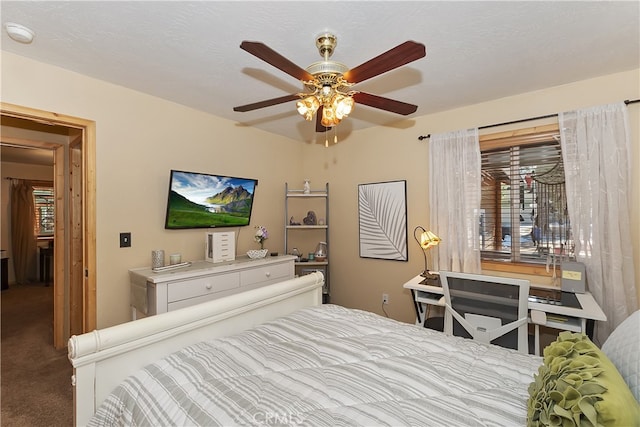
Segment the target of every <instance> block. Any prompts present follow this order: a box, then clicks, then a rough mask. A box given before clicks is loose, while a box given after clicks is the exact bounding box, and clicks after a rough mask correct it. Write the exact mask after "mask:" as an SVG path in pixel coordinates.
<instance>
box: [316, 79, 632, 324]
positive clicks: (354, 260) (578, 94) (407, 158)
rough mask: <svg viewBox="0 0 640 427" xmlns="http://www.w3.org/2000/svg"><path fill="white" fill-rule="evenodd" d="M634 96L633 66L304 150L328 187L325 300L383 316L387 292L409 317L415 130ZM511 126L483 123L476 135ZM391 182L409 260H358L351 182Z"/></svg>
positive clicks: (421, 150) (420, 202)
mask: <svg viewBox="0 0 640 427" xmlns="http://www.w3.org/2000/svg"><path fill="white" fill-rule="evenodd" d="M452 96H455V94H452ZM637 98H640V70H634V71H631V72H625V73H619V74H614V75H609V76H604V77H601V78H597V79H592V80H587V81H582V82H578V83H574V84H569V85H565V86H559V87H554V88H548V89H544V90H540V91H536V92H530V93H526V94H522V95H518V96H513V97H509V98H503V99H498V100H495V101H491V102H486V103H482V104H478V105H471V106H467V107H463V108H459V109H456V110H451V111H445V112H442V113H439V114H431V115H426V116H421V117H417V118H415V119H414V120H410V121H409V122H408V123H407V122H404V123H402V126H398V128H393V127H376V128H373V129H370V130H365V131H360V132H358V133H357V134H354V135H352V136H351V137H349V138H348V139H347V140H345V141H342V142H340V143H339V144H338V145H337V146H334V147H331V149H328V150H327V149H324V147H310V148H308V149H307V150H306V151H305V161H304V165H305V169H306V170H307V171H309V172H308V175H309V176H311V177H312V178H314V179H316V180H321V181H322V180H327V181H328V182H329V183H330V186H331V212H330V216H331V229H330V240H331V245H330V246H331V247H330V248H329V252H330V257H331V285H332V289H333V291H332V301H333V302H335V303H337V304H341V305H345V306H349V307H357V308H362V309H365V310H370V311H374V312H377V313H380V314H382V309H381V304H380V303H381V297H382V293H389V296H390V304H389V305H388V306H387V307H386V311H387V313H389V316H390V317H393V318H396V319H398V320H403V321H408V322H411V321H412V320H413V319H414V316H415V313H414V309H413V306H412V305H411V298H410V293H409V292H408V291H406V290H404V289H403V288H402V283H403V282H405V281H406V280H408V279H410V278H411V277H413V276H415V275H416V274H418V272H420V271H421V270H422V265H423V258H422V254H421V252H420V249H419V247H418V245H417V244H416V243H415V241H414V240H413V235H412V232H413V229H414V228H415V227H416V226H417V225H422V226H424V227H428V225H429V218H428V186H427V180H428V170H427V167H426V165H427V160H428V142H427V140H425V141H422V142H420V141H418V139H417V138H418V136H419V135H426V134H430V133H438V132H446V131H451V130H458V129H465V128H471V127H475V126H483V125H489V124H493V123H502V122H506V121H511V120H518V119H523V118H528V117H535V116H541V115H548V114H552V113H557V112H560V111H568V110H571V109H577V108H585V107H589V106H594V105H600V104H606V103H611V102H619V101H622V100H625V99H637ZM419 111H420V110H418V112H419ZM628 111H629V117H630V122H631V127H632V129H631V131H632V146H633V159H632V160H631V163H632V169H633V177H632V178H633V179H632V182H634V183H637V182H640V172H639V169H640V168H639V167H640V142H639V141H640V137H639V135H640V131H639V126H640V104H632V105H629V107H628ZM556 120H557V119H556ZM548 122H549V120H546V121H538V122H527V123H524V124H520V125H518V126H520V127H530V126H533V125H535V124H542V123H548ZM407 124H409V125H410V126H407ZM515 127H516V126H511V127H497V128H492V129H487V130H483V131H481V134H485V133H493V132H499V131H502V130H507V129H511V128H515ZM390 180H406V181H407V209H408V218H407V220H408V230H409V261H408V262H397V261H383V260H372V259H364V258H360V257H359V254H358V205H357V186H358V184H362V183H368V182H380V181H390ZM630 197H631V223H632V230H631V232H632V236H633V238H632V240H633V242H634V259H635V266H636V272H635V273H636V275H635V277H636V283H640V244H639V242H640V186H638V185H632V194H631V195H630ZM435 231H436V233H437V230H435ZM530 279H531V280H532V281H533V282H534V283H543V284H544V283H548V282H549V279H548V278H547V277H530Z"/></svg>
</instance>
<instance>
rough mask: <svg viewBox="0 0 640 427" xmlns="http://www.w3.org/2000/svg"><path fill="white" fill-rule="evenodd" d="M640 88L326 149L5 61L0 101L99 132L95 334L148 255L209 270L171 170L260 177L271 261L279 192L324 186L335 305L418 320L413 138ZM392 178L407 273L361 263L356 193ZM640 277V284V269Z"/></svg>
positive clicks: (376, 135)
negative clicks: (402, 195) (182, 226)
mask: <svg viewBox="0 0 640 427" xmlns="http://www.w3.org/2000/svg"><path fill="white" fill-rule="evenodd" d="M639 76H640V70H635V71H633V72H627V73H620V74H615V75H610V76H605V77H602V78H599V79H593V80H589V81H583V82H578V83H575V84H571V85H566V86H561V87H556V88H549V89H544V90H541V91H537V92H531V93H527V94H523V95H519V96H515V97H510V98H503V99H499V100H495V101H492V102H487V103H483V104H479V105H473V106H468V107H464V108H460V109H457V110H452V111H446V112H443V113H439V114H431V115H426V116H420V117H415V118H412V119H408V120H405V121H403V122H402V123H401V124H400V125H399V126H398V127H397V128H396V127H392V126H387V127H376V128H373V129H369V130H363V131H358V132H354V133H353V134H351V135H349V136H348V138H346V139H345V140H343V141H341V142H340V143H339V144H338V145H336V146H332V147H331V148H329V149H326V148H324V147H323V146H321V145H317V146H316V145H308V144H304V143H302V142H299V141H293V140H287V139H285V138H282V137H277V136H274V135H270V134H267V133H264V132H261V131H258V130H254V129H251V128H246V127H239V126H236V124H235V122H232V121H228V120H224V119H221V118H219V117H215V116H211V115H208V114H204V113H202V112H199V111H196V110H193V109H189V108H186V107H183V106H180V105H177V104H174V103H170V102H167V101H164V100H160V99H158V98H153V97H150V96H147V95H144V94H141V93H138V92H134V91H131V90H128V89H125V88H122V87H119V86H115V85H111V84H108V83H105V82H101V81H97V80H95V79H90V78H87V77H85V76H82V75H78V74H75V73H71V72H68V71H65V70H62V69H60V68H56V67H51V66H48V65H44V64H42V63H38V62H34V61H31V60H28V59H25V58H23V57H20V56H16V55H13V54H8V53H5V52H3V53H2V79H3V81H2V83H3V84H2V100H3V101H4V102H9V103H13V104H18V105H22V106H25V107H31V108H37V109H43V110H50V111H55V112H58V113H63V114H67V115H71V116H76V117H81V118H85V119H89V120H94V121H95V122H96V140H97V223H98V226H97V258H98V259H97V261H98V263H97V264H98V265H97V267H98V271H97V279H98V280H97V285H98V295H97V298H98V326H99V327H105V326H109V325H113V324H116V323H121V322H124V321H126V320H128V318H129V317H128V316H129V313H128V303H129V289H128V278H127V270H128V269H129V268H134V267H140V266H145V265H148V264H149V262H150V260H149V257H150V251H151V250H152V249H156V248H162V249H165V251H166V252H181V253H182V255H183V259H201V258H202V252H203V234H204V233H203V232H202V231H166V230H164V228H163V220H164V209H165V203H166V192H167V186H168V177H169V170H170V169H172V168H173V169H183V170H193V171H203V172H214V173H223V174H231V175H235V176H244V177H252V178H258V179H259V180H260V185H259V186H258V190H257V193H256V205H255V207H254V217H253V221H252V225H257V224H261V225H265V226H266V227H268V229H269V231H270V232H271V237H270V240H269V241H268V245H267V246H268V247H269V248H270V249H272V250H273V249H276V248H277V250H282V248H283V247H284V242H283V237H284V231H283V215H284V196H283V190H284V183H285V182H287V181H288V182H290V183H300V184H301V183H302V179H304V178H310V179H311V182H312V186H315V184H318V185H322V184H323V183H324V182H329V183H330V247H329V253H330V259H331V285H332V297H333V298H332V301H333V302H335V303H338V304H343V305H345V306H350V307H357V308H362V309H366V310H371V311H374V312H378V313H382V310H381V305H380V301H381V294H382V293H383V292H385V293H388V294H389V295H390V304H389V305H388V306H387V312H388V313H389V315H390V316H391V317H393V318H396V319H399V320H403V321H409V322H411V321H413V318H414V311H413V306H412V303H411V300H410V296H409V293H408V292H407V291H405V290H403V289H402V283H403V282H405V281H406V280H408V279H409V278H411V277H413V276H415V275H416V274H417V273H418V272H419V271H420V270H421V269H422V262H423V261H422V254H421V253H420V251H419V248H418V246H417V244H415V242H414V241H413V236H412V234H411V233H412V231H413V229H414V227H415V226H416V225H423V226H428V215H427V210H428V204H427V200H428V194H427V179H428V171H427V169H426V164H427V156H428V143H427V142H426V141H423V142H420V141H418V139H417V137H418V136H419V135H423V134H427V133H436V132H444V131H449V130H456V129H461V128H468V127H474V126H482V125H487V124H491V123H498V122H504V121H509V120H515V119H521V118H526V117H531V116H537V115H544V114H549V113H555V112H558V111H565V110H569V109H575V108H581V107H587V106H591V105H598V104H603V103H609V102H616V101H621V100H624V99H635V98H640V88H639V83H638V82H639V81H640V79H639ZM7 82H10V83H9V84H7ZM452 96H455V94H452ZM361 108H367V107H361ZM639 111H640V105H638V104H635V105H632V106H629V112H630V117H631V118H632V119H631V122H632V125H633V142H632V143H633V149H634V157H633V160H632V164H633V167H634V172H633V173H634V175H633V179H634V182H639V178H640V176H639V172H638V169H639V168H638V166H640V147H639V145H640V144H639V142H638V141H639V136H638V135H639V134H640V132H639V130H638V127H639V126H640V125H639V119H638V116H639V114H638V112H639ZM527 125H530V123H529V124H525V125H524V126H527ZM499 130H501V129H500V128H494V129H492V130H491V131H492V132H493V131H499ZM390 180H406V181H407V195H408V198H407V209H408V228H409V242H408V243H409V262H395V261H383V260H373V259H363V258H360V257H359V254H358V213H357V186H358V184H361V183H369V182H381V181H390ZM639 188H640V186H634V188H633V194H632V195H631V198H632V203H633V205H632V217H631V221H632V226H633V228H632V234H633V239H634V242H636V243H635V244H636V246H635V255H634V256H635V260H636V266H638V265H640V263H639V262H638V260H640V248H639V247H638V244H637V242H638V241H640V223H639V222H640V219H639V218H640V195H639V191H640V190H639ZM123 231H130V232H131V233H132V243H133V245H132V247H131V248H126V249H120V248H119V247H118V235H119V233H120V232H123ZM252 235H253V229H251V228H242V229H241V230H240V232H239V237H238V253H244V252H245V251H246V250H247V249H250V248H252V247H255V245H254V243H253V241H252ZM636 268H637V270H640V268H638V267H636ZM636 278H637V281H638V283H640V271H636Z"/></svg>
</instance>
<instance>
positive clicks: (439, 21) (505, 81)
mask: <svg viewBox="0 0 640 427" xmlns="http://www.w3.org/2000/svg"><path fill="white" fill-rule="evenodd" d="M0 12H1V15H0V16H1V17H2V24H3V25H4V24H5V23H6V22H16V23H19V24H22V25H25V26H27V27H29V28H31V29H32V30H33V31H34V32H35V34H36V37H35V40H34V42H33V43H32V44H30V45H23V44H19V43H17V42H14V41H12V40H10V39H9V38H8V36H7V35H6V33H5V32H4V31H3V33H2V50H5V51H9V52H13V53H15V54H18V55H22V56H25V57H29V58H33V59H35V60H38V61H41V62H45V63H49V64H53V65H56V66H59V67H62V68H66V69H69V70H73V71H75V72H78V73H82V74H85V75H88V76H92V77H95V78H98V79H102V80H106V81H109V82H112V83H116V84H118V85H122V86H125V87H129V88H132V89H135V90H138V91H141V92H145V93H148V94H151V95H155V96H158V97H160V98H164V99H167V100H171V101H174V102H176V103H180V104H184V105H187V106H190V107H193V108H195V109H198V110H202V111H206V112H209V113H212V114H215V115H217V116H221V117H224V118H227V119H229V120H232V121H234V122H236V123H237V124H238V125H239V126H253V127H256V128H260V129H263V130H265V131H268V132H272V133H275V134H278V135H283V136H286V137H289V138H292V139H295V140H300V141H306V142H314V141H316V138H317V136H316V135H317V134H316V133H315V132H314V123H313V122H305V121H304V120H303V119H302V118H301V117H300V116H299V115H298V114H297V113H296V111H295V103H293V102H289V103H285V104H281V105H278V106H273V107H268V108H264V109H260V110H256V111H252V112H247V113H239V112H234V111H233V110H232V108H233V107H234V106H238V105H243V104H248V103H252V102H256V101H262V100H264V99H270V98H275V97H279V96H282V95H286V94H291V93H297V92H300V91H301V89H302V85H301V84H300V83H299V82H297V81H296V80H295V79H294V78H292V77H291V76H289V75H287V74H285V73H283V72H281V71H280V70H278V69H276V68H274V67H272V66H270V65H269V64H267V63H265V62H263V61H261V60H259V59H258V58H256V57H254V56H252V55H250V54H249V53H247V52H245V51H243V50H241V49H240V48H239V45H240V43H241V42H242V41H243V40H250V41H261V42H263V43H265V44H266V45H268V46H269V47H271V48H272V49H274V50H275V51H277V52H278V53H280V54H281V55H283V56H285V57H286V58H288V59H289V60H291V61H292V62H294V63H295V64H297V65H299V66H301V67H302V68H306V67H307V66H308V65H309V64H311V63H313V62H316V61H319V60H320V59H321V58H320V56H319V54H318V51H317V49H316V47H315V36H316V35H318V34H319V33H322V32H324V31H327V30H329V31H332V32H333V33H334V34H336V35H337V36H338V47H337V48H336V52H335V53H334V55H333V57H332V59H333V60H336V61H338V62H342V63H344V64H345V65H347V66H348V67H350V68H353V67H355V66H357V65H359V64H361V63H363V62H365V61H367V60H369V59H371V58H373V57H374V56H377V55H379V54H380V53H382V52H384V51H387V50H388V49H391V48H392V47H394V46H396V45H398V44H400V43H402V42H404V41H406V40H415V41H418V42H421V43H424V44H425V45H426V47H427V56H426V58H423V59H420V60H418V61H415V62H413V63H411V64H408V65H406V66H404V67H401V68H399V69H397V70H394V71H390V72H388V73H386V74H383V75H380V76H378V77H375V78H372V79H370V80H367V81H366V82H363V83H361V84H358V85H356V86H354V89H356V90H362V91H365V92H369V93H372V94H376V95H381V96H384V97H387V98H392V99H397V100H400V101H404V102H409V103H412V104H417V105H418V111H417V112H416V113H414V114H413V115H411V116H407V117H404V116H398V115H395V114H393V113H388V112H385V111H382V110H377V109H373V108H370V107H367V106H356V108H355V110H354V111H353V113H352V114H351V116H350V117H349V118H348V119H346V120H345V121H343V122H342V123H341V124H340V125H339V126H338V127H337V130H338V137H339V138H340V139H341V140H344V139H346V138H348V136H349V134H350V133H351V132H352V131H353V130H357V129H362V128H366V127H372V126H395V127H401V128H408V127H411V125H412V124H413V121H412V117H417V116H420V115H424V114H428V113H433V112H437V111H443V110H447V109H451V108H455V107H459V106H463V105H468V104H472V103H477V102H482V101H487V100H491V99H496V98H501V97H505V96H510V95H514V94H518V93H522V92H528V91H532V90H537V89H541V88H545V87H550V86H555V85H561V84H566V83H570V82H573V81H578V80H583V79H586V78H591V77H596V76H600V75H605V74H610V73H613V72H619V71H625V70H630V69H635V68H638V67H640V2H637V1H624V2H612V1H607V2H599V1H589V2H576V1H554V2H544V1H532V2H522V1H512V2H508V1H507V2H504V1H503V2H487V1H475V2H462V1H457V2H454V1H435V2H429V1H414V2H403V1H385V2H373V1H366V2H365V1H358V2H344V1H340V2H334V1H304V2H294V1H282V2H273V1H260V2H248V1H234V2H222V1H202V2H187V1H170V2H153V1H118V2H111V1H105V2H100V1H88V2H75V1H71V2H60V1H55V2H53V1H29V2H26V1H17V2H13V1H6V0H3V1H2V2H0ZM320 138H322V140H324V137H322V136H321V137H319V138H318V139H320Z"/></svg>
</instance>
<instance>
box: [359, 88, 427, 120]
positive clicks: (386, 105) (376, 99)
mask: <svg viewBox="0 0 640 427" xmlns="http://www.w3.org/2000/svg"><path fill="white" fill-rule="evenodd" d="M353 100H354V101H356V104H363V105H368V106H369V107H373V108H379V109H381V110H386V111H391V112H392V113H396V114H402V115H403V116H406V115H408V114H411V113H415V112H416V110H418V106H417V105H413V104H407V103H406V102H401V101H396V100H394V99H389V98H384V97H382V96H378V95H371V94H370V93H364V92H358V93H356V94H355V95H353Z"/></svg>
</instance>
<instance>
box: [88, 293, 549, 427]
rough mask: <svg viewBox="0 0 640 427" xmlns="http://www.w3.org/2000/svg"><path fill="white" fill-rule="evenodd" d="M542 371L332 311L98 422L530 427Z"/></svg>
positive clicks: (146, 388)
mask: <svg viewBox="0 0 640 427" xmlns="http://www.w3.org/2000/svg"><path fill="white" fill-rule="evenodd" d="M540 363H541V359H540V358H539V357H535V356H528V355H523V354H520V353H517V352H515V351H512V350H506V349H502V348H499V347H495V346H485V345H482V344H479V343H477V342H474V341H472V340H466V339H462V338H457V337H447V336H445V335H444V334H442V333H441V332H436V331H432V330H429V329H424V328H421V327H418V326H414V325H408V324H406V323H401V322H397V321H394V320H390V319H387V318H384V317H381V316H378V315H376V314H372V313H369V312H364V311H359V310H352V309H347V308H343V307H340V306H335V305H322V306H318V307H310V308H307V309H303V310H300V311H298V312H296V313H294V314H292V315H289V316H286V317H283V318H280V319H277V320H275V321H272V322H268V323H265V324H262V325H260V326H258V327H255V328H253V329H250V330H247V331H245V332H243V333H241V334H239V335H234V336H230V337H225V338H220V339H215V340H212V341H208V342H203V343H199V344H196V345H193V346H190V347H187V348H185V349H183V350H181V351H179V352H177V353H174V354H173V355H171V356H169V357H167V358H165V359H163V360H161V361H159V362H156V363H154V364H152V365H149V366H147V367H146V368H145V369H144V370H142V371H140V372H139V373H138V374H136V375H135V376H133V377H130V378H129V379H128V380H127V381H126V382H124V383H123V384H121V385H120V386H118V387H117V388H116V389H115V390H114V392H113V394H112V395H110V396H109V398H108V399H107V400H106V401H105V402H104V403H103V404H102V405H101V407H100V408H99V409H98V411H97V413H96V415H95V417H94V418H93V419H92V421H91V425H96V426H97V425H101V426H103V425H126V426H143V425H144V426H168V425H177V426H188V425H201V426H214V425H223V426H229V425H246V426H254V425H264V426H272V425H297V426H353V425H363V426H374V425H375V426H378V425H390V426H403V425H405V426H417V425H420V426H426V425H431V426H497V425H504V426H524V425H525V424H526V413H527V398H528V394H527V387H528V385H529V383H530V382H531V381H532V380H533V373H534V372H537V368H538V366H539V365H540Z"/></svg>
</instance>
